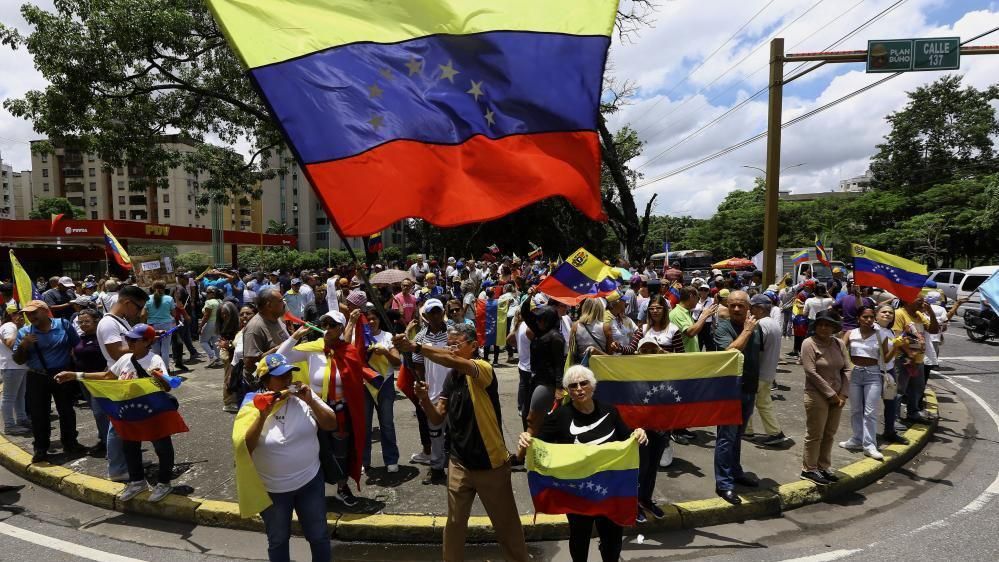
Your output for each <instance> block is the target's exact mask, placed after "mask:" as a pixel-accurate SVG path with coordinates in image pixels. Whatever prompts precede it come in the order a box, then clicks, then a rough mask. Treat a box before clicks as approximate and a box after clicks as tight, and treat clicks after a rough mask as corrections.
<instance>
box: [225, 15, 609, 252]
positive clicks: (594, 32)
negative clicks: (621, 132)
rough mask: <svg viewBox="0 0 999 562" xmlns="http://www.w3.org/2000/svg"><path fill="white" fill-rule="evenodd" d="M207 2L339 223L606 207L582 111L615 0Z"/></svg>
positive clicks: (591, 126)
mask: <svg viewBox="0 0 999 562" xmlns="http://www.w3.org/2000/svg"><path fill="white" fill-rule="evenodd" d="M208 5H209V6H210V7H211V9H212V12H213V13H214V16H215V19H216V20H217V21H218V23H219V26H220V27H221V28H222V30H223V32H224V33H225V35H226V37H227V39H228V40H229V43H230V45H232V47H233V49H234V50H235V52H236V53H237V55H238V56H239V57H240V58H241V59H242V61H243V63H244V64H245V65H246V66H247V67H248V69H249V75H250V78H251V79H252V80H253V82H254V83H255V84H256V85H257V86H258V88H259V90H260V92H261V94H262V95H263V97H264V100H265V101H266V103H267V105H268V106H269V108H270V110H271V112H272V113H273V115H274V117H275V119H276V120H277V122H278V124H279V125H280V127H281V129H282V130H283V132H284V134H285V137H286V139H287V141H288V144H289V146H290V147H291V149H292V150H293V151H294V153H295V155H296V157H297V159H298V161H299V164H300V165H301V166H302V168H303V170H304V171H305V173H306V174H307V175H308V177H309V180H310V183H311V184H312V185H313V187H314V188H315V190H316V192H317V195H318V196H319V199H320V200H321V201H322V202H323V204H324V206H325V207H326V212H327V214H329V215H330V216H332V217H333V218H334V219H335V221H336V223H337V225H338V226H339V227H340V229H341V231H342V234H345V235H348V236H365V235H369V234H372V233H374V232H376V231H378V230H382V229H384V228H385V227H387V226H388V225H389V224H392V223H393V222H396V221H398V220H400V219H402V218H405V217H421V218H423V219H426V220H427V221H429V222H431V223H433V224H435V225H438V226H454V225H458V224H466V223H470V222H478V221H484V220H491V219H495V218H498V217H500V216H503V215H505V214H507V213H510V212H512V211H514V210H516V209H519V208H521V207H524V206H525V205H528V204H531V203H534V202H536V201H539V200H541V199H544V198H546V197H552V196H562V197H565V198H566V199H568V200H569V201H570V202H571V203H572V204H573V205H575V206H576V207H577V208H578V209H579V210H580V211H582V212H583V213H584V214H586V215H587V216H589V217H590V218H593V219H603V218H605V215H604V213H603V209H602V207H601V199H600V143H599V139H598V136H597V119H598V114H599V111H598V108H599V104H600V93H601V90H602V79H603V67H604V62H605V60H606V57H607V49H608V47H609V45H610V35H611V33H612V31H613V26H614V18H615V15H616V13H617V5H618V0H545V1H544V2H537V1H536V0H503V1H501V2H498V1H496V0H422V1H418V2H417V1H384V0H379V1H371V0H337V1H336V2H332V1H329V0H267V1H266V2H248V1H246V0H209V1H208ZM334 202H335V204H334ZM442 202H446V204H442ZM484 203H485V204H484Z"/></svg>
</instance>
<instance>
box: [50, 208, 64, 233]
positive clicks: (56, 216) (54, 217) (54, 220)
mask: <svg viewBox="0 0 999 562" xmlns="http://www.w3.org/2000/svg"><path fill="white" fill-rule="evenodd" d="M65 216H66V213H59V214H56V213H52V216H51V217H49V218H50V220H51V221H52V224H50V225H49V232H55V226H56V223H57V222H59V221H61V220H62V218H63V217H65Z"/></svg>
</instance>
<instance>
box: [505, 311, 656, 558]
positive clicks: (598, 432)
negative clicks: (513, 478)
mask: <svg viewBox="0 0 999 562" xmlns="http://www.w3.org/2000/svg"><path fill="white" fill-rule="evenodd" d="M592 300H594V299H591V301H592ZM587 302H590V301H587ZM562 385H563V386H564V388H565V389H566V391H567V392H568V393H569V398H570V399H571V401H570V402H569V404H567V405H565V406H560V407H559V408H557V409H556V410H555V411H554V412H552V413H551V414H549V415H548V417H547V418H546V419H545V424H544V426H542V428H541V431H540V432H539V433H538V435H537V437H538V439H541V440H543V441H546V442H549V443H586V444H590V445H599V444H601V443H607V442H609V441H624V440H626V439H628V438H629V437H631V436H632V435H634V436H635V437H636V438H637V439H638V442H639V443H640V444H642V445H645V444H646V443H648V439H647V438H646V435H645V430H643V429H641V428H639V429H636V430H634V431H631V430H630V429H629V428H628V426H627V425H625V424H624V422H623V421H622V420H621V416H620V414H618V411H617V408H615V407H614V405H613V404H604V403H601V402H598V401H596V400H594V399H593V392H594V390H596V388H597V379H596V377H594V376H593V371H591V370H589V369H588V368H586V367H584V366H582V365H573V366H572V367H569V369H567V370H566V372H565V375H563V377H562ZM533 438H534V434H533V433H532V431H531V429H530V428H528V430H527V431H525V432H523V433H521V434H520V439H519V442H518V443H519V446H520V448H521V450H522V451H525V450H527V448H528V447H530V446H531V441H532V440H533ZM566 519H568V520H569V554H570V555H571V556H572V560H573V562H580V561H585V560H586V559H587V554H588V553H589V550H590V536H591V535H592V534H593V526H594V525H596V527H597V535H598V536H599V537H600V554H601V557H602V558H603V560H618V558H619V557H620V555H621V544H622V536H623V534H624V529H623V528H622V527H621V526H620V525H618V524H617V523H614V522H613V521H611V520H610V519H608V518H607V517H604V516H602V515H597V516H590V515H578V514H572V513H570V514H567V515H566Z"/></svg>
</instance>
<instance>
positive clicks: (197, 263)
mask: <svg viewBox="0 0 999 562" xmlns="http://www.w3.org/2000/svg"><path fill="white" fill-rule="evenodd" d="M173 262H174V265H175V266H176V267H177V269H187V270H191V271H194V272H195V274H199V273H201V272H202V271H204V270H205V268H207V267H208V266H209V265H211V263H212V258H210V257H209V256H208V254H205V253H202V252H187V253H184V254H178V255H177V257H176V258H174V260H173Z"/></svg>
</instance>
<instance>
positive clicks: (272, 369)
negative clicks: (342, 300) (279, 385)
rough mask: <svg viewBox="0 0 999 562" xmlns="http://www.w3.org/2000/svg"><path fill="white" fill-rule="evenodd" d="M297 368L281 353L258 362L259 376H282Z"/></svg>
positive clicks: (267, 356)
mask: <svg viewBox="0 0 999 562" xmlns="http://www.w3.org/2000/svg"><path fill="white" fill-rule="evenodd" d="M341 316H343V315H342V314H341ZM297 370H298V367H296V366H294V365H291V364H289V363H288V358H287V357H285V356H284V355H281V354H280V353H271V354H270V355H266V356H264V358H263V359H261V360H260V361H259V362H257V376H258V377H265V376H266V377H280V376H282V375H285V374H287V373H290V372H292V371H297Z"/></svg>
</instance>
